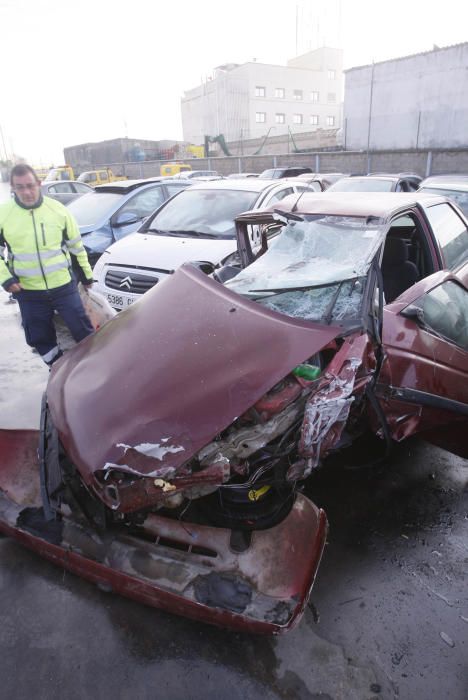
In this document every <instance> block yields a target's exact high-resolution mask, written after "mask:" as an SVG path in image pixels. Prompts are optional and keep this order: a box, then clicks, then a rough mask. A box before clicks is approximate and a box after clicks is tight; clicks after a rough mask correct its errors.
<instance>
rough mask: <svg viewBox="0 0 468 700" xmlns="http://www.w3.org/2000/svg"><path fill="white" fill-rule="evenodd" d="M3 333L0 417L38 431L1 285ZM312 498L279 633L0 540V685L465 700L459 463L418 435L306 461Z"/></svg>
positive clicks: (35, 385) (306, 698) (463, 496)
mask: <svg viewBox="0 0 468 700" xmlns="http://www.w3.org/2000/svg"><path fill="white" fill-rule="evenodd" d="M0 329H1V331H0V332H1V335H0V427H8V428H34V427H37V425H38V419H39V405H40V399H41V394H42V392H43V390H44V388H45V385H46V382H47V377H48V371H47V368H45V367H44V366H43V365H42V362H41V360H40V359H39V358H38V356H37V355H35V354H34V353H32V351H31V349H30V348H28V347H27V346H26V344H25V343H24V339H23V335H22V329H21V325H20V320H19V313H18V309H17V306H16V304H11V303H9V302H8V296H7V295H6V294H5V293H4V292H0ZM61 338H62V339H63V340H65V341H66V336H65V334H63V333H62V332H61ZM68 342H69V341H68ZM0 459H1V455H0ZM307 494H308V495H309V497H311V498H312V500H314V501H315V502H316V503H317V504H318V505H320V506H322V507H323V508H324V509H325V510H326V512H327V515H328V518H329V522H330V532H329V537H328V543H327V546H326V548H325V552H324V557H323V560H322V564H321V567H320V570H319V573H318V577H317V581H316V585H315V587H314V590H313V592H312V597H311V601H310V605H309V606H308V608H307V610H306V613H305V615H304V617H303V619H302V621H301V622H300V624H299V626H298V627H297V628H296V629H294V630H292V631H291V632H289V633H288V634H286V635H283V636H280V637H275V638H261V637H254V636H251V635H245V634H238V633H232V632H229V631H226V630H222V629H216V628H212V627H210V626H207V625H204V624H200V623H195V622H191V621H189V620H185V619H183V618H179V617H176V616H173V615H170V614H168V613H165V612H164V611H161V610H155V609H152V608H148V607H145V606H143V605H140V604H138V603H135V602H133V601H130V600H126V599H124V598H120V597H118V596H116V595H112V594H108V593H104V592H102V591H100V590H99V589H98V588H96V587H95V586H93V585H92V584H90V583H88V582H86V581H84V580H81V579H79V578H77V577H75V576H73V575H72V574H70V573H68V572H64V571H63V570H61V569H60V568H58V567H54V566H53V565H52V564H49V563H48V562H46V561H45V560H42V559H40V558H39V556H37V555H36V554H34V553H32V552H29V551H27V550H25V549H23V548H21V546H20V545H18V544H16V543H14V542H13V541H10V540H8V539H6V538H2V539H0V650H1V652H2V653H1V654H0V678H1V685H2V688H1V691H0V694H1V696H2V697H5V698H9V699H16V698H18V699H20V698H21V699H22V698H25V697H28V696H31V697H34V698H36V700H41V699H42V698H44V699H46V698H47V700H49V698H50V697H54V696H58V695H59V694H60V695H62V696H63V697H65V698H67V700H75V699H81V698H104V699H105V698H110V697H113V698H122V699H126V698H129V699H130V698H132V699H133V698H138V699H146V698H164V699H165V700H173V699H177V700H178V699H179V698H180V699H182V698H183V699H184V700H199V699H200V700H202V699H203V700H211V698H213V699H214V698H216V699H218V698H219V697H223V698H225V699H226V700H231V699H232V700H236V699H237V698H249V700H251V699H252V700H257V699H258V700H260V699H262V700H270V698H271V699H273V698H275V699H276V698H278V699H285V700H292V699H294V700H295V699H296V698H297V699H298V700H318V699H320V700H330V699H333V700H370V699H373V700H377V699H378V698H385V699H387V698H388V699H390V698H400V699H402V700H420V699H421V700H425V699H426V698H444V700H466V698H468V585H467V574H468V462H467V461H466V460H461V459H458V458H455V457H453V456H451V455H450V454H448V453H447V452H444V451H442V450H439V449H436V448H433V447H430V446H428V445H426V444H423V443H422V442H419V441H417V440H413V441H409V442H407V443H406V444H404V445H402V446H401V447H399V449H397V450H396V452H395V454H394V455H393V456H392V458H391V460H389V462H388V463H387V464H386V465H384V466H382V467H380V468H379V469H373V470H358V471H355V470H350V469H346V468H345V466H344V465H335V466H333V467H330V468H329V469H323V470H320V471H318V472H316V473H315V474H314V475H313V477H312V478H311V480H310V481H309V483H308V485H307Z"/></svg>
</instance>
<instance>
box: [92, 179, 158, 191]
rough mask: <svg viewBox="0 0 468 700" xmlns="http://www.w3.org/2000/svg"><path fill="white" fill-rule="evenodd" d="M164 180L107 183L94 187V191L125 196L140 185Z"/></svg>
mask: <svg viewBox="0 0 468 700" xmlns="http://www.w3.org/2000/svg"><path fill="white" fill-rule="evenodd" d="M166 179H167V178H164V177H152V178H148V179H147V180H118V181H117V182H109V184H107V185H96V187H95V188H94V190H95V192H113V193H115V194H126V193H127V192H131V191H132V190H135V189H137V187H142V185H151V183H152V182H163V181H164V180H166ZM85 184H86V183H85Z"/></svg>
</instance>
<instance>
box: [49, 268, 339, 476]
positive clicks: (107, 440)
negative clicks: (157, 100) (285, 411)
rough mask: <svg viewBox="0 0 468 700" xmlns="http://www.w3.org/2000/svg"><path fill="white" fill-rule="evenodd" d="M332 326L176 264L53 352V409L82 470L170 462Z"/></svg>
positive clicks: (223, 423)
mask: <svg viewBox="0 0 468 700" xmlns="http://www.w3.org/2000/svg"><path fill="white" fill-rule="evenodd" d="M339 333H340V327H339V326H326V325H319V324H314V323H311V322H307V321H302V320H297V319H292V318H288V317H286V316H282V315H279V314H277V313H276V312H273V311H270V310H268V309H264V308H262V307H261V306H259V305H258V304H256V303H255V302H252V301H248V300H246V299H244V298H242V297H241V296H239V295H237V294H235V293H234V292H231V291H229V290H228V289H226V288H225V287H223V286H222V285H220V284H219V283H218V282H215V281H214V280H212V279H211V278H209V277H207V276H205V275H204V274H203V273H202V272H200V271H199V270H197V269H196V268H195V267H194V266H192V265H184V266H183V267H181V268H179V269H178V270H177V271H176V273H175V274H174V275H171V276H170V277H168V278H167V279H166V280H165V281H164V282H162V283H161V284H159V285H157V287H154V288H153V289H152V290H150V291H149V292H147V293H146V294H145V295H144V296H143V297H142V298H141V300H140V301H139V303H138V304H135V305H133V306H131V307H129V308H128V309H126V310H125V311H123V312H122V313H120V314H119V315H118V316H116V317H115V318H114V319H112V320H111V321H110V322H108V323H107V324H106V325H104V326H103V327H102V328H101V329H100V330H99V331H98V332H97V333H95V334H94V335H92V336H89V337H88V338H86V339H85V340H83V341H82V342H81V343H79V344H78V345H77V346H76V347H74V348H73V349H72V350H70V351H69V352H67V353H66V354H65V355H64V357H63V358H62V359H61V360H59V361H58V362H57V363H56V364H55V366H54V368H53V370H52V373H51V377H50V381H49V385H48V389H47V398H48V402H49V406H50V410H51V414H52V417H53V421H54V424H55V426H56V427H57V429H58V432H59V436H60V439H61V441H62V443H63V445H64V447H65V449H66V451H67V453H68V455H69V456H70V457H71V459H72V460H73V462H74V463H75V465H76V467H77V468H78V470H79V471H80V473H81V475H82V477H83V479H84V480H85V481H86V482H90V481H91V480H92V476H93V474H94V472H96V471H101V472H102V470H106V468H116V467H117V465H122V467H123V470H124V471H132V472H135V473H136V474H139V475H142V476H160V475H162V474H163V473H164V474H167V475H169V474H174V472H175V470H177V469H178V468H179V467H180V466H181V465H183V464H184V463H185V462H187V461H188V460H189V459H190V458H191V457H193V455H194V454H196V453H197V452H198V450H200V449H201V448H202V447H203V446H205V445H206V444H207V443H208V442H210V441H211V440H213V439H214V438H215V437H216V436H217V435H218V433H220V432H221V431H222V430H224V429H225V428H226V427H228V426H229V425H230V424H231V423H232V422H233V421H234V420H235V419H236V418H237V417H238V416H240V415H241V414H243V413H244V412H245V411H246V410H247V409H249V408H250V407H251V406H252V405H253V404H254V403H255V402H256V401H257V400H258V399H260V398H261V397H262V396H263V395H264V394H265V393H266V392H267V391H269V390H270V389H271V388H272V387H273V386H274V385H275V384H276V383H277V382H278V381H280V380H281V379H283V378H284V377H285V375H287V374H288V373H289V372H290V371H291V370H292V369H293V368H294V367H296V366H297V365H298V364H299V363H301V362H303V361H304V360H306V359H307V358H309V357H310V356H312V355H314V354H315V353H316V352H318V351H319V350H320V349H321V348H322V347H324V346H325V345H326V344H327V343H329V342H330V341H331V340H332V339H333V338H335V337H336V336H337V335H339ZM128 450H131V453H132V455H133V461H132V466H131V469H130V468H128V465H127V463H126V462H127V458H126V453H127V451H128ZM135 456H136V457H135ZM117 468H118V467H117ZM161 470H162V471H161Z"/></svg>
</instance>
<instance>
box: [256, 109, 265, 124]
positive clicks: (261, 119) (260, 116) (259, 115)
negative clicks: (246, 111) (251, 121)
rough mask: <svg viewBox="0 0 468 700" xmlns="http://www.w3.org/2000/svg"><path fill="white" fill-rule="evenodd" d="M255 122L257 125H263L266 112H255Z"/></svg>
mask: <svg viewBox="0 0 468 700" xmlns="http://www.w3.org/2000/svg"><path fill="white" fill-rule="evenodd" d="M255 121H256V122H257V124H264V123H265V122H266V112H255Z"/></svg>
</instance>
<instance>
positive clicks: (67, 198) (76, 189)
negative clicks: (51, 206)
mask: <svg viewBox="0 0 468 700" xmlns="http://www.w3.org/2000/svg"><path fill="white" fill-rule="evenodd" d="M93 191H94V190H93V188H92V187H90V186H89V185H85V184H84V183H83V182H77V181H76V180H62V181H58V182H43V183H42V184H41V192H42V194H43V195H44V197H51V198H52V199H56V200H57V201H58V202H62V204H69V203H70V202H73V200H75V199H78V198H79V197H82V196H83V195H84V194H89V193H90V192H93Z"/></svg>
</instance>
